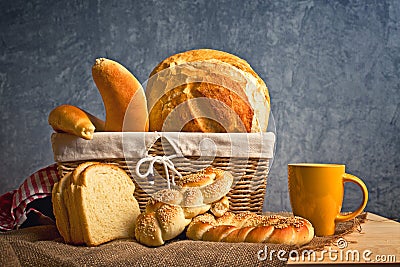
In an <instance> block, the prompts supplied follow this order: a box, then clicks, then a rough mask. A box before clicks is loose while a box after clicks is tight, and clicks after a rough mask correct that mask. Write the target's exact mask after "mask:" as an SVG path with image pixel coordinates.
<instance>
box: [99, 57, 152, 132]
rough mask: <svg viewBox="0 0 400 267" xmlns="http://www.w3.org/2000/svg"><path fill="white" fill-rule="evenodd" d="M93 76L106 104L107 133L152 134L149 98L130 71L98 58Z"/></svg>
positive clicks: (108, 60) (118, 64)
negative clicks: (149, 132)
mask: <svg viewBox="0 0 400 267" xmlns="http://www.w3.org/2000/svg"><path fill="white" fill-rule="evenodd" d="M92 76H93V80H94V82H95V84H96V86H97V88H98V90H99V92H100V94H101V97H102V99H103V102H104V107H105V111H106V124H105V131H107V132H121V131H130V132H144V131H148V127H149V126H148V113H147V101H146V98H145V94H144V91H143V88H142V86H141V84H140V83H139V82H138V80H137V79H136V78H135V76H133V74H132V73H131V72H130V71H129V70H127V69H126V68H125V67H124V66H122V65H121V64H120V63H118V62H116V61H113V60H110V59H106V58H98V59H96V62H95V64H94V65H93V67H92Z"/></svg>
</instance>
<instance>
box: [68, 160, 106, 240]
mask: <svg viewBox="0 0 400 267" xmlns="http://www.w3.org/2000/svg"><path fill="white" fill-rule="evenodd" d="M93 164H98V162H91V161H89V162H84V163H81V164H79V165H78V167H76V169H75V170H74V171H73V172H72V175H70V176H69V178H68V181H66V183H65V186H64V187H63V190H64V194H63V196H64V204H65V207H66V209H67V213H68V217H69V231H70V236H71V241H70V242H69V243H71V244H76V245H79V244H84V243H85V242H84V239H83V229H82V227H81V222H80V217H79V215H78V214H77V213H78V211H77V210H76V207H77V206H78V203H76V198H75V197H74V195H75V188H76V185H75V184H76V181H77V180H78V179H79V176H80V174H81V173H82V172H83V171H84V170H85V169H86V168H87V167H89V166H91V165H93Z"/></svg>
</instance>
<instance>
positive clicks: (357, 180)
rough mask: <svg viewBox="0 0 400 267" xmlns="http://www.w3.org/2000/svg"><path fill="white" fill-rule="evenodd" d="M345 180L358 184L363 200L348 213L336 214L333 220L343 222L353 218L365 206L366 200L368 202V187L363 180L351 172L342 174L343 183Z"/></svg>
mask: <svg viewBox="0 0 400 267" xmlns="http://www.w3.org/2000/svg"><path fill="white" fill-rule="evenodd" d="M347 182H352V183H355V184H356V185H358V186H359V187H360V188H361V190H362V193H363V200H362V203H361V205H360V206H359V207H358V208H357V209H356V210H355V211H353V212H351V213H349V214H344V215H343V214H339V215H338V216H336V219H335V221H336V222H345V221H349V220H351V219H353V218H355V217H356V216H357V215H359V214H360V213H361V212H362V211H363V210H364V208H365V206H367V202H368V189H367V186H366V185H365V184H364V182H363V181H362V180H361V179H360V178H358V177H356V176H354V175H351V174H348V173H345V174H343V183H347Z"/></svg>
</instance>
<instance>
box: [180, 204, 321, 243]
mask: <svg viewBox="0 0 400 267" xmlns="http://www.w3.org/2000/svg"><path fill="white" fill-rule="evenodd" d="M186 236H187V237H188V238H189V239H192V240H203V241H214V242H232V243H238V242H249V243H277V244H287V245H303V244H307V243H308V242H310V241H311V240H312V239H313V237H314V228H313V226H312V225H311V223H310V222H309V221H308V220H306V219H304V218H301V217H284V216H279V215H271V216H263V215H257V214H255V213H250V212H248V213H247V212H246V213H236V214H235V213H232V212H226V213H225V214H224V215H223V216H221V217H219V218H215V217H214V216H213V215H211V214H209V213H206V214H203V215H199V216H197V217H196V218H194V219H193V220H192V222H191V223H190V224H189V226H188V228H187V231H186Z"/></svg>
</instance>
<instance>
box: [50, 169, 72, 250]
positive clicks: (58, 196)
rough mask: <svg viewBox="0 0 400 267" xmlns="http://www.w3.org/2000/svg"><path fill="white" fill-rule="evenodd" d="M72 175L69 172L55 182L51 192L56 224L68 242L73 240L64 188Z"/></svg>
mask: <svg viewBox="0 0 400 267" xmlns="http://www.w3.org/2000/svg"><path fill="white" fill-rule="evenodd" d="M71 175H72V173H67V174H66V175H64V176H63V177H62V178H61V179H60V180H59V181H58V182H57V183H55V184H54V186H53V190H52V193H51V199H52V205H53V213H54V216H55V218H56V226H57V229H58V231H59V232H60V234H61V236H62V237H63V238H64V241H65V242H66V243H70V242H71V234H70V226H69V225H70V222H69V217H68V211H67V208H66V205H65V202H64V195H65V191H64V189H63V188H64V187H65V184H67V183H68V182H69V178H70V176H71Z"/></svg>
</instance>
